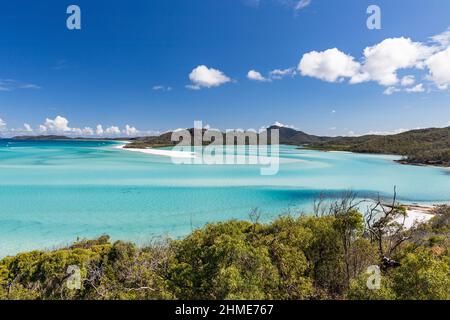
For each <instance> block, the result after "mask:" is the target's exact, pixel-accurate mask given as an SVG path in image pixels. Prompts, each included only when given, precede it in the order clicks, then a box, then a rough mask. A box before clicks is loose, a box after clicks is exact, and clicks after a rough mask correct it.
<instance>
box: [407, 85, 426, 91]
mask: <svg viewBox="0 0 450 320" xmlns="http://www.w3.org/2000/svg"><path fill="white" fill-rule="evenodd" d="M405 91H406V92H408V93H418V92H424V91H425V88H424V87H423V84H422V83H419V84H418V85H416V86H414V87H412V88H406V89H405Z"/></svg>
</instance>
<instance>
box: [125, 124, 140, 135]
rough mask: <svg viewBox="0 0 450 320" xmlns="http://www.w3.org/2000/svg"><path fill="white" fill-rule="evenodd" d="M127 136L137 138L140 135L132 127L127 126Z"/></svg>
mask: <svg viewBox="0 0 450 320" xmlns="http://www.w3.org/2000/svg"><path fill="white" fill-rule="evenodd" d="M123 132H124V133H125V134H126V135H127V136H135V135H137V134H138V133H139V131H138V130H137V129H136V128H135V127H132V126H130V125H128V124H127V125H126V126H125V130H124V131H123Z"/></svg>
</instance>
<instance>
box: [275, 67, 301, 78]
mask: <svg viewBox="0 0 450 320" xmlns="http://www.w3.org/2000/svg"><path fill="white" fill-rule="evenodd" d="M295 74H296V72H295V68H288V69H275V70H272V71H270V73H269V75H270V78H271V79H276V80H279V79H282V78H284V77H286V76H295Z"/></svg>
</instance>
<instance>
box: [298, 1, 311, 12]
mask: <svg viewBox="0 0 450 320" xmlns="http://www.w3.org/2000/svg"><path fill="white" fill-rule="evenodd" d="M310 4H311V0H299V1H298V2H297V4H296V5H295V7H294V10H301V9H304V8H306V7H307V6H309V5H310Z"/></svg>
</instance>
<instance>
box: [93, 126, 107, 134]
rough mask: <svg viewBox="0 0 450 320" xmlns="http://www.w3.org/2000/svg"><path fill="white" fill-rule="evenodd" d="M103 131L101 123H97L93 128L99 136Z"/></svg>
mask: <svg viewBox="0 0 450 320" xmlns="http://www.w3.org/2000/svg"><path fill="white" fill-rule="evenodd" d="M104 132H105V131H104V130H103V126H102V125H101V124H98V125H97V127H96V129H95V133H96V134H97V135H99V136H101V135H103V133H104Z"/></svg>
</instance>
